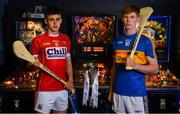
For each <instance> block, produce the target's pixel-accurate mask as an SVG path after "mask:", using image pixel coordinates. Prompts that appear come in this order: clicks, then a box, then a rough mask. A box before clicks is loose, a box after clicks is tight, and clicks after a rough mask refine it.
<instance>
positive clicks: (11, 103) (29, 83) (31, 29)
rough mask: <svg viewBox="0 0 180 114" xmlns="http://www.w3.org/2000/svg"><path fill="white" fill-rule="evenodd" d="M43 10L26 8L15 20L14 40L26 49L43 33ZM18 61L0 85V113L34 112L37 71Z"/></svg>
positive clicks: (39, 7) (43, 8) (41, 8)
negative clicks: (21, 42) (18, 41)
mask: <svg viewBox="0 0 180 114" xmlns="http://www.w3.org/2000/svg"><path fill="white" fill-rule="evenodd" d="M44 10H45V7H44V6H34V7H30V8H26V10H23V12H22V11H20V12H21V15H20V16H18V17H16V18H15V33H16V39H15V40H21V41H23V42H24V44H25V46H26V48H27V49H29V46H30V43H31V40H32V39H33V38H34V37H36V36H38V35H40V34H42V33H44V31H45V26H44ZM9 47H10V46H9ZM18 61H20V63H21V64H18V65H17V67H16V68H15V69H14V70H13V71H12V73H11V74H10V75H9V76H8V77H7V78H6V79H5V80H4V81H3V83H1V84H0V91H1V92H0V112H2V113H16V112H17V113H21V112H24V113H25V112H34V111H33V105H34V101H33V100H34V89H35V86H36V80H37V78H38V76H39V73H38V72H39V69H37V68H34V67H33V66H31V65H28V64H27V62H24V61H23V60H18Z"/></svg>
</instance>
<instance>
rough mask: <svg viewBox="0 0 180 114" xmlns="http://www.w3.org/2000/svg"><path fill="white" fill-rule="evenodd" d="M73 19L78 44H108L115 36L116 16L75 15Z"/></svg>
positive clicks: (75, 39) (75, 40)
mask: <svg viewBox="0 0 180 114" xmlns="http://www.w3.org/2000/svg"><path fill="white" fill-rule="evenodd" d="M72 21H73V39H74V42H75V43H76V44H83V43H101V44H107V43H111V41H112V38H113V37H114V34H115V29H114V28H115V16H73V17H72Z"/></svg>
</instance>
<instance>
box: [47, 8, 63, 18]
mask: <svg viewBox="0 0 180 114" xmlns="http://www.w3.org/2000/svg"><path fill="white" fill-rule="evenodd" d="M53 14H59V15H62V13H61V11H60V9H58V8H57V7H52V6H51V7H46V10H45V18H47V16H48V15H53Z"/></svg>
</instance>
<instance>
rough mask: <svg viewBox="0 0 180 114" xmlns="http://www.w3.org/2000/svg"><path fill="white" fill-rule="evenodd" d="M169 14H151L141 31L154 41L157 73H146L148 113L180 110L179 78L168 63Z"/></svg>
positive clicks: (176, 111)
mask: <svg viewBox="0 0 180 114" xmlns="http://www.w3.org/2000/svg"><path fill="white" fill-rule="evenodd" d="M170 33H171V16H151V17H150V18H149V19H148V21H147V23H146V25H145V30H144V32H143V34H144V35H146V36H147V37H149V38H150V39H152V40H153V41H154V44H155V50H156V54H157V59H158V63H159V73H158V74H157V75H146V87H147V90H148V99H149V112H150V113H163V112H166V113H172V112H175V113H178V112H180V105H179V102H180V89H179V87H180V80H179V78H180V77H179V76H178V75H177V76H176V75H175V74H174V73H173V72H172V68H171V65H170V41H171V39H170V36H171V35H170Z"/></svg>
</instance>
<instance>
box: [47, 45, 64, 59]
mask: <svg viewBox="0 0 180 114" xmlns="http://www.w3.org/2000/svg"><path fill="white" fill-rule="evenodd" d="M66 54H67V48H66V47H48V48H46V58H47V59H65V58H66Z"/></svg>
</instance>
